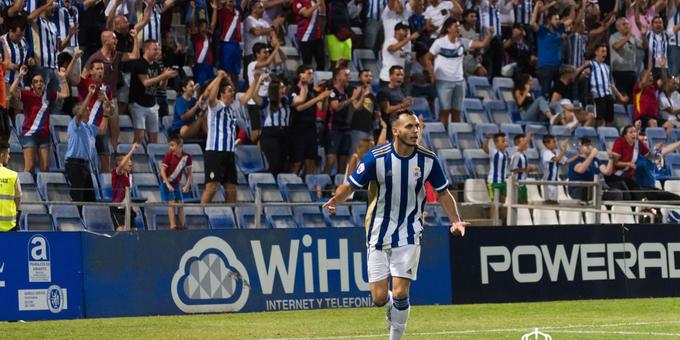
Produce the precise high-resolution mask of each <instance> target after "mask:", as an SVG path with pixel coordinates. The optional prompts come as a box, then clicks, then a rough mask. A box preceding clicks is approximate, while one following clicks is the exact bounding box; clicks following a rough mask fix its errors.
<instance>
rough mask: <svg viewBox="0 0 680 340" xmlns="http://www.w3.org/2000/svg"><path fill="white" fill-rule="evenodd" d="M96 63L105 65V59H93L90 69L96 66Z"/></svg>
mask: <svg viewBox="0 0 680 340" xmlns="http://www.w3.org/2000/svg"><path fill="white" fill-rule="evenodd" d="M94 64H102V66H103V65H104V59H102V58H95V59H94V60H92V61H91V62H90V70H91V69H93V68H94Z"/></svg>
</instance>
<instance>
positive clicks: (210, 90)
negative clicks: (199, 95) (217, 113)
mask: <svg viewBox="0 0 680 340" xmlns="http://www.w3.org/2000/svg"><path fill="white" fill-rule="evenodd" d="M226 76H227V74H226V73H225V72H224V71H223V70H219V71H217V76H216V77H215V79H213V81H212V82H211V83H210V85H208V87H207V88H206V89H205V91H204V92H205V93H207V94H208V105H209V106H210V107H213V106H215V104H217V95H218V92H219V89H220V83H221V82H222V80H223V79H224V78H225V77H226Z"/></svg>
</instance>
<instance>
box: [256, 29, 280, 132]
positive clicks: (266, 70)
mask: <svg viewBox="0 0 680 340" xmlns="http://www.w3.org/2000/svg"><path fill="white" fill-rule="evenodd" d="M272 37H274V36H273V35H272ZM272 42H273V44H274V50H273V51H272V50H270V49H269V47H268V46H267V45H266V44H264V43H256V44H255V45H253V54H254V55H255V60H253V61H252V62H250V64H248V68H247V71H248V72H247V73H248V83H249V84H254V83H255V78H254V76H255V73H256V72H259V73H261V74H262V76H263V79H262V82H261V84H260V88H259V95H260V97H266V96H267V93H268V91H269V83H270V74H271V71H272V69H273V68H274V66H276V65H280V64H282V63H283V62H285V61H286V54H285V53H284V52H283V51H282V50H281V45H280V44H279V41H278V39H276V38H274V39H273V40H272ZM277 57H278V58H277ZM248 115H249V118H250V125H251V128H252V131H251V136H250V139H251V141H253V143H257V141H258V140H259V138H260V130H261V128H262V121H261V118H262V112H261V110H260V109H259V108H258V106H257V105H255V101H253V100H250V101H249V102H248Z"/></svg>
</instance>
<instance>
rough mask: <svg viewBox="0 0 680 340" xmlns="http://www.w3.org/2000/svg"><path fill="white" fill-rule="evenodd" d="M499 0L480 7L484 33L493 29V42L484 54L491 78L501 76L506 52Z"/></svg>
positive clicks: (488, 0) (491, 0) (481, 24)
mask: <svg viewBox="0 0 680 340" xmlns="http://www.w3.org/2000/svg"><path fill="white" fill-rule="evenodd" d="M498 2H499V1H498V0H484V1H482V4H481V5H480V6H479V8H478V11H479V27H480V28H481V29H480V30H481V31H482V32H487V31H488V28H489V27H493V33H486V34H490V35H491V42H490V43H489V46H488V47H487V48H486V51H485V52H484V65H485V67H486V70H487V71H488V73H489V76H491V77H499V76H500V75H501V67H503V59H504V57H505V51H504V49H503V39H502V38H501V13H500V9H501V6H502V5H501V4H499V3H498Z"/></svg>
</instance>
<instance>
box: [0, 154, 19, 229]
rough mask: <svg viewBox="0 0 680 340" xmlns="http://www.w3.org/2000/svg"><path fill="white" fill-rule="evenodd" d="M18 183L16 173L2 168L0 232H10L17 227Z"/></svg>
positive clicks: (0, 175) (0, 178) (0, 177)
mask: <svg viewBox="0 0 680 340" xmlns="http://www.w3.org/2000/svg"><path fill="white" fill-rule="evenodd" d="M16 183H17V173H16V171H12V170H10V169H7V168H5V167H4V166H0V231H9V230H10V229H12V228H14V227H15V226H16V225H17V220H16V217H17V205H16V203H14V195H15V194H16V191H15V189H16V188H15V185H16Z"/></svg>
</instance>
